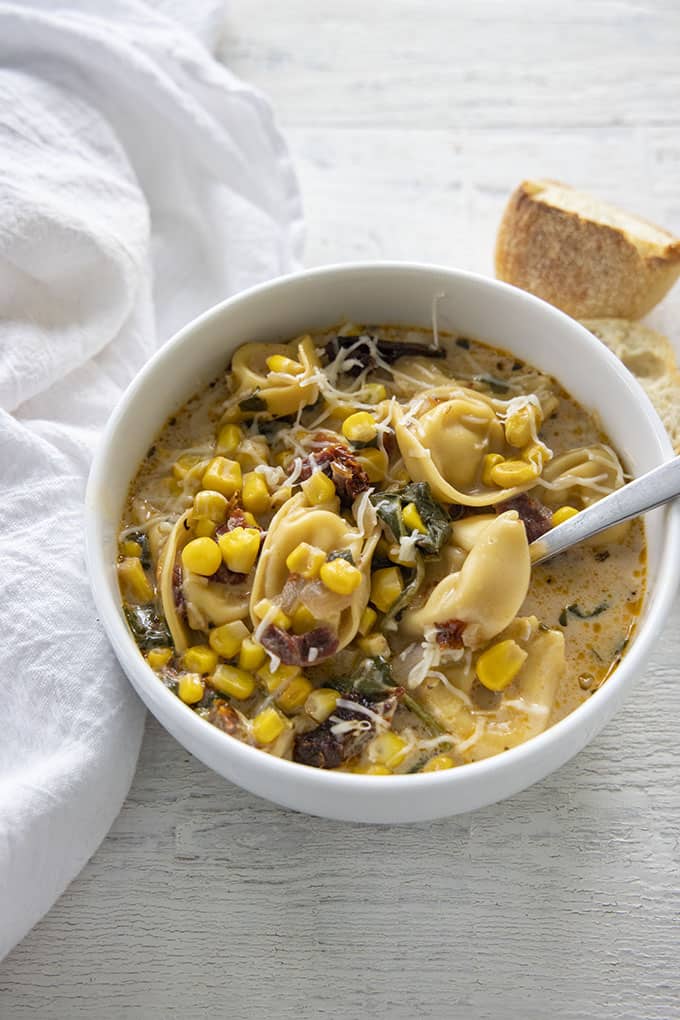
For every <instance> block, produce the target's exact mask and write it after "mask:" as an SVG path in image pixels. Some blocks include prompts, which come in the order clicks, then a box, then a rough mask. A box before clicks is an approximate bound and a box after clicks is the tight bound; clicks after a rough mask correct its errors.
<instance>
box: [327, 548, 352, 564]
mask: <svg viewBox="0 0 680 1020" xmlns="http://www.w3.org/2000/svg"><path fill="white" fill-rule="evenodd" d="M332 560H347V562H348V563H351V564H352V566H353V567H355V566H356V564H355V562H354V557H353V556H352V553H351V550H350V549H334V550H333V552H329V553H328V555H327V556H326V561H327V562H328V563H330V562H331V561H332Z"/></svg>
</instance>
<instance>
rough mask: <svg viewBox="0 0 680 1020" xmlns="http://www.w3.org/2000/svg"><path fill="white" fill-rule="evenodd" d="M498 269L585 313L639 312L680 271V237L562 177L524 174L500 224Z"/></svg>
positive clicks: (572, 310)
mask: <svg viewBox="0 0 680 1020" xmlns="http://www.w3.org/2000/svg"><path fill="white" fill-rule="evenodd" d="M496 276H497V277H498V278H499V279H500V280H505V281H506V282H507V283H513V284H515V286H517V287H522V288H523V290H528V291H531V293H532V294H536V295H537V296H538V297H541V298H543V299H544V300H545V301H549V302H550V303H551V304H553V305H556V306H557V307H558V308H561V309H562V310H563V311H565V312H567V314H569V315H573V316H574V317H575V318H578V319H585V318H588V319H591V318H612V317H615V318H623V319H639V318H641V316H643V315H646V313H647V312H648V311H649V310H650V309H651V308H653V307H654V305H656V304H658V302H659V301H660V300H661V298H662V297H663V296H664V294H666V292H667V291H668V290H670V288H671V287H672V286H673V284H674V283H675V281H676V279H677V278H678V276H680V239H678V238H676V237H673V235H672V234H669V233H668V232H667V231H666V230H662V229H661V228H660V227H655V226H653V224H651V223H647V221H646V220H642V219H639V218H638V217H637V216H632V215H630V214H629V213H626V212H623V211H622V210H620V209H617V208H616V207H615V206H613V205H608V204H607V203H605V202H600V201H599V200H598V199H595V198H592V197H591V196H590V195H587V194H585V192H582V191H577V190H576V189H575V188H571V187H569V186H568V185H566V184H560V183H559V182H558V181H550V180H536V181H523V183H522V184H520V186H519V187H518V188H517V189H516V191H514V192H513V194H512V195H511V196H510V200H509V201H508V204H507V206H506V209H505V212H504V214H503V219H502V220H501V224H500V227H499V230H498V238H497V240H496Z"/></svg>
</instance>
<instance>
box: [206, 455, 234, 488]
mask: <svg viewBox="0 0 680 1020" xmlns="http://www.w3.org/2000/svg"><path fill="white" fill-rule="evenodd" d="M241 480H242V479H241V465H240V464H239V462H238V461H237V460H227V458H226V457H213V459H212V460H211V461H210V463H209V464H208V466H207V468H206V469H205V471H204V472H203V478H202V481H201V484H202V485H203V488H204V489H215V491H216V492H221V493H222V495H223V496H233V495H234V493H235V492H238V490H239V489H240V488H241Z"/></svg>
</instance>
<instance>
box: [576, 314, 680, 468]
mask: <svg viewBox="0 0 680 1020" xmlns="http://www.w3.org/2000/svg"><path fill="white" fill-rule="evenodd" d="M583 325H584V326H585V327H586V329H589V330H590V332H591V333H593V334H594V335H595V336H596V337H597V338H598V340H601V341H602V343H604V344H606V345H607V347H608V348H609V350H610V351H613V352H614V354H615V355H616V356H617V357H618V358H620V360H621V361H622V362H623V363H624V365H625V366H626V368H627V369H628V370H629V371H630V372H632V373H633V375H634V376H636V377H637V379H638V380H639V382H640V384H641V386H642V387H643V388H644V389H645V390H646V392H647V395H648V397H649V399H650V400H651V402H652V403H653V404H654V407H655V408H656V411H657V414H658V415H659V417H660V418H661V421H662V422H663V423H664V425H665V426H666V431H667V432H668V434H669V436H670V437H671V442H672V443H673V448H674V450H675V452H676V453H680V369H679V368H678V364H677V360H676V357H675V351H674V350H673V347H672V345H671V342H670V340H668V339H667V337H665V336H663V335H662V334H661V333H657V332H656V331H655V330H653V329H648V328H647V327H646V326H641V325H640V323H639V322H628V321H627V320H626V319H584V320H583Z"/></svg>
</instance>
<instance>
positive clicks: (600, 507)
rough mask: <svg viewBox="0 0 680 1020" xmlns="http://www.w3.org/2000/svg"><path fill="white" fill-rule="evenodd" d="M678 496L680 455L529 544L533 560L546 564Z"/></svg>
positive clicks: (679, 491) (679, 487) (679, 493)
mask: <svg viewBox="0 0 680 1020" xmlns="http://www.w3.org/2000/svg"><path fill="white" fill-rule="evenodd" d="M676 496H680V457H674V458H673V460H669V461H668V462H667V463H666V464H661V466H660V467H656V468H653V469H652V470H651V471H648V472H647V474H645V475H640V477H639V478H635V479H633V481H632V482H628V484H627V485H624V486H622V487H621V488H620V489H617V490H616V491H615V492H612V493H610V494H609V495H608V496H605V497H604V499H600V500H598V501H597V503H593V504H592V505H591V506H589V507H586V509H585V510H581V512H580V513H579V514H577V515H576V516H575V517H571V518H569V520H568V521H565V522H564V524H558V526H557V527H556V528H553V529H552V530H551V531H548V532H547V534H545V535H543V536H542V537H541V538H537V539H536V541H535V542H532V543H531V545H530V546H529V552H530V554H531V562H532V564H536V563H543V561H544V560H549V559H550V558H551V557H552V556H556V555H557V553H561V552H564V550H565V549H570V548H571V546H572V545H577V544H578V543H579V542H583V541H584V540H585V539H586V538H592V536H593V535H597V534H599V532H600V531H605V530H606V529H607V528H611V527H612V526H613V525H614V524H620V523H621V521H627V520H629V519H630V518H631V517H637V516H638V514H644V513H646V512H647V510H653V509H654V507H657V506H661V504H662V503H667V502H668V500H669V499H674V498H675V497H676Z"/></svg>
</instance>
